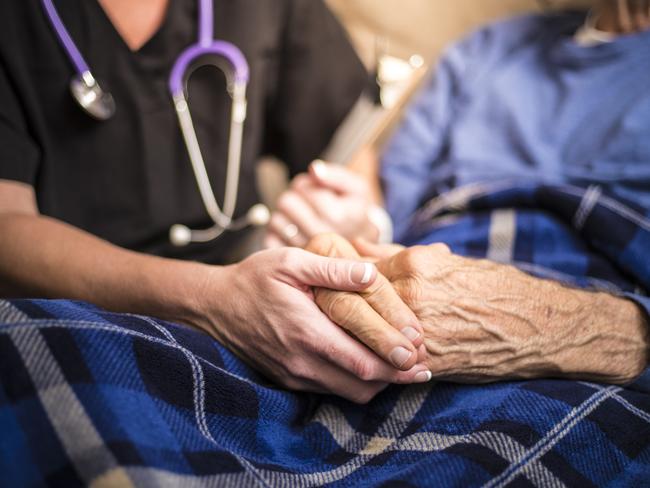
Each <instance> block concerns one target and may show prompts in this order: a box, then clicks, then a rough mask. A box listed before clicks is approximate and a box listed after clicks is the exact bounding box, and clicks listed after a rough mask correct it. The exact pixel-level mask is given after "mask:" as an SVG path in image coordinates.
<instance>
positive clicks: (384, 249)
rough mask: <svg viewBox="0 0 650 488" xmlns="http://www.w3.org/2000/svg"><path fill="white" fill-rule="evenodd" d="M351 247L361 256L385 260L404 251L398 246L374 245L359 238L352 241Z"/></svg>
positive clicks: (402, 247)
mask: <svg viewBox="0 0 650 488" xmlns="http://www.w3.org/2000/svg"><path fill="white" fill-rule="evenodd" d="M352 245H353V246H354V248H355V249H356V251H357V252H358V253H359V254H360V255H361V256H368V257H373V258H377V259H387V258H390V257H392V256H394V255H395V254H397V253H399V252H401V251H403V250H404V249H406V248H405V247H404V246H401V245H399V244H375V243H373V242H370V241H367V240H366V239H364V238H362V237H359V238H356V239H353V240H352Z"/></svg>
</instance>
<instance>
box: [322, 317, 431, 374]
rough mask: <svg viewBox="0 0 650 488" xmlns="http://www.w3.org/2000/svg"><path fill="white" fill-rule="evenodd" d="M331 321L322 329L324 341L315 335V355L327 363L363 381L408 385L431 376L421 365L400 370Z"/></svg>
mask: <svg viewBox="0 0 650 488" xmlns="http://www.w3.org/2000/svg"><path fill="white" fill-rule="evenodd" d="M330 323H331V324H332V327H331V328H325V327H322V328H321V331H322V332H323V335H324V336H325V337H327V341H323V340H322V336H321V337H318V338H317V340H316V341H315V343H314V346H313V347H314V348H315V349H314V350H315V352H316V354H317V355H318V356H319V357H321V358H323V359H324V360H326V361H327V362H330V363H332V364H336V365H337V366H338V367H340V368H342V369H344V370H345V371H348V372H349V373H350V374H352V375H354V376H355V377H357V378H359V379H361V380H363V381H380V382H387V383H399V384H411V383H424V382H426V381H429V380H430V379H431V376H432V375H431V372H430V371H429V370H428V368H427V367H426V366H425V365H424V364H416V365H415V366H413V367H412V368H411V369H409V370H408V371H400V370H399V369H397V368H395V367H393V366H392V365H391V364H389V363H387V362H386V361H384V360H382V359H381V358H379V357H378V356H377V355H376V354H374V353H373V352H372V351H371V350H370V349H368V348H367V347H366V346H364V345H363V344H361V343H360V342H358V341H357V340H355V339H353V338H352V337H350V336H349V335H348V334H346V332H345V331H344V330H343V329H342V328H340V327H338V326H336V325H335V324H333V323H332V322H330Z"/></svg>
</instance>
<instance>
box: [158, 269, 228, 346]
mask: <svg viewBox="0 0 650 488" xmlns="http://www.w3.org/2000/svg"><path fill="white" fill-rule="evenodd" d="M181 265H182V268H183V269H182V271H181V272H180V273H177V274H176V276H175V277H174V278H172V279H174V281H175V286H174V287H173V288H174V291H173V296H169V297H167V300H168V301H167V304H166V306H167V307H169V306H171V307H170V308H171V310H169V312H170V314H171V316H170V317H168V318H169V319H171V320H174V321H177V322H180V323H183V324H185V325H189V326H191V327H193V328H195V329H199V330H201V331H203V332H206V333H208V334H210V335H212V336H214V331H213V327H212V325H211V322H210V320H209V318H208V317H209V315H210V311H211V308H213V307H214V302H215V301H216V300H215V298H216V297H218V296H219V292H218V291H217V290H215V285H216V284H217V283H218V282H219V281H220V279H219V278H220V273H221V270H222V268H221V267H220V266H211V265H207V264H202V263H181ZM210 302H212V303H210ZM164 306H165V305H164Z"/></svg>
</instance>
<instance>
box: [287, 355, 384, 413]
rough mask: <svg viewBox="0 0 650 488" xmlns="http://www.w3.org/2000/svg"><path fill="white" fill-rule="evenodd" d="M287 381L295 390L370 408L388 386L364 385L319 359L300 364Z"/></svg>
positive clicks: (364, 382)
mask: <svg viewBox="0 0 650 488" xmlns="http://www.w3.org/2000/svg"><path fill="white" fill-rule="evenodd" d="M291 374H292V377H293V380H289V381H285V382H284V383H286V384H287V386H288V387H289V388H291V389H294V390H300V391H308V392H312V393H322V394H328V395H337V396H340V397H342V398H345V399H346V400H349V401H351V402H354V403H359V404H366V403H368V402H369V401H370V400H372V399H373V398H374V397H375V395H377V393H379V392H380V391H382V390H383V389H385V388H386V386H388V383H386V382H380V381H363V380H361V379H359V378H357V377H356V376H354V375H352V374H350V373H349V372H348V371H345V370H344V369H341V368H339V367H338V366H336V365H335V364H332V363H329V362H327V361H324V360H322V359H320V358H318V357H311V358H309V360H308V361H305V362H298V364H296V365H294V368H293V370H292V372H291Z"/></svg>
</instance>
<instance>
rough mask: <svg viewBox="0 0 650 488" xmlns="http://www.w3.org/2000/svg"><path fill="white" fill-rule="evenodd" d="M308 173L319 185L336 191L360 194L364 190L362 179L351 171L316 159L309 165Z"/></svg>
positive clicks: (364, 185)
mask: <svg viewBox="0 0 650 488" xmlns="http://www.w3.org/2000/svg"><path fill="white" fill-rule="evenodd" d="M309 174H310V175H311V176H312V177H313V178H314V180H315V181H316V182H317V183H318V184H319V185H321V186H324V187H325V188H329V189H330V190H334V191H335V192H338V193H352V194H359V195H362V194H364V193H365V191H366V182H365V181H364V179H363V178H362V177H361V176H359V175H357V174H355V173H353V172H352V171H350V170H348V169H346V168H344V167H342V166H339V165H336V164H328V163H326V162H324V161H322V160H320V159H317V160H316V161H314V162H313V163H311V165H310V166H309Z"/></svg>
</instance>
